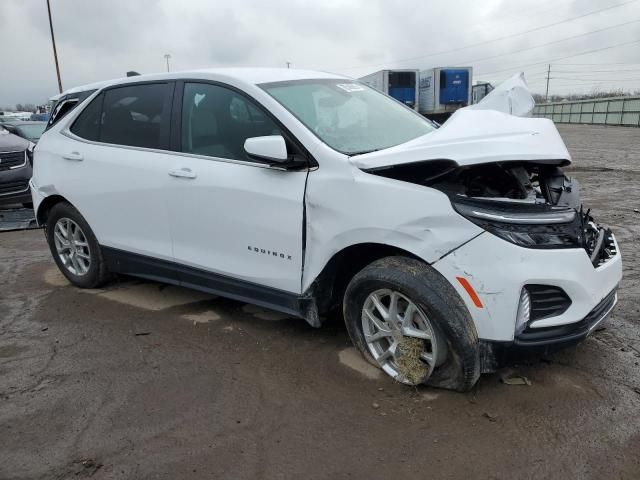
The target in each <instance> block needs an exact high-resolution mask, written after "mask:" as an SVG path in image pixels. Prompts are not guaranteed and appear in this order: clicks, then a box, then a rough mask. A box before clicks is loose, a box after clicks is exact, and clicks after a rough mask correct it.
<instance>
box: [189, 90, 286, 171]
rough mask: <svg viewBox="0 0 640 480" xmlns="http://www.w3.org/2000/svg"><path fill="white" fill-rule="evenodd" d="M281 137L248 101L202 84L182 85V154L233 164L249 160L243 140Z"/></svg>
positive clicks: (233, 93) (234, 93)
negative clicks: (236, 161) (202, 156)
mask: <svg viewBox="0 0 640 480" xmlns="http://www.w3.org/2000/svg"><path fill="white" fill-rule="evenodd" d="M266 135H282V132H281V131H280V129H279V128H278V126H277V125H276V123H275V122H274V121H273V120H272V119H271V118H269V117H268V116H267V115H266V114H265V113H264V112H263V111H262V110H261V109H260V108H258V106H256V105H255V104H254V103H253V102H251V101H250V100H249V99H247V98H246V97H244V96H243V95H240V94H238V93H236V92H234V91H233V90H231V89H229V88H225V87H221V86H218V85H211V84H206V83H186V84H185V86H184V96H183V105H182V151H183V152H187V153H195V154H198V155H207V156H211V157H219V158H229V159H234V160H244V161H254V160H251V159H250V158H249V157H248V156H247V154H246V152H245V151H244V142H245V140H246V139H247V138H251V137H261V136H266Z"/></svg>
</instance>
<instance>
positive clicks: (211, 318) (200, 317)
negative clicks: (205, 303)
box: [182, 310, 220, 325]
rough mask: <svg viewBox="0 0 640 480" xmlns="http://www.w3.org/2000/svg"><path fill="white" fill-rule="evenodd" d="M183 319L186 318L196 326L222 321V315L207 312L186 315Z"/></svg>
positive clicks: (210, 311)
mask: <svg viewBox="0 0 640 480" xmlns="http://www.w3.org/2000/svg"><path fill="white" fill-rule="evenodd" d="M182 318H184V319H185V320H189V321H190V322H193V324H194V325H196V324H198V323H209V322H215V321H217V320H220V315H218V314H217V313H216V312H214V311H212V310H207V311H206V312H202V313H188V314H186V315H182Z"/></svg>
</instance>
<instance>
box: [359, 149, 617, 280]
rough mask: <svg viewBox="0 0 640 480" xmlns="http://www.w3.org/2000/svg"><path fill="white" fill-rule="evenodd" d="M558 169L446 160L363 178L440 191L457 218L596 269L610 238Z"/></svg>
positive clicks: (609, 250)
mask: <svg viewBox="0 0 640 480" xmlns="http://www.w3.org/2000/svg"><path fill="white" fill-rule="evenodd" d="M558 163H560V162H558ZM558 163H556V164H550V163H548V162H543V161H541V162H535V161H516V162H494V163H483V164H474V165H469V166H458V165H457V164H456V162H453V161H449V160H432V161H428V162H418V163H413V164H401V165H393V166H389V167H383V168H377V169H373V170H369V173H373V174H376V175H380V176H384V177H387V178H394V179H397V180H403V181H408V182H411V183H415V184H420V185H424V186H427V187H431V188H435V189H437V190H440V191H442V192H443V193H445V194H447V195H448V196H449V198H450V200H451V203H452V205H453V207H454V209H455V210H456V211H457V212H458V213H459V214H460V215H462V216H464V217H465V218H467V219H468V220H470V221H471V222H473V223H475V224H476V225H478V226H480V227H481V228H483V229H484V230H486V231H487V232H490V233H492V234H493V235H496V236H498V237H500V238H502V239H503V240H506V241H508V242H511V243H513V244H516V245H519V246H522V247H525V248H536V249H559V248H583V249H584V250H585V251H586V252H587V255H588V256H589V258H590V260H591V262H592V264H593V265H594V266H595V267H598V266H599V265H601V264H603V263H605V262H606V261H607V260H608V259H610V258H612V257H613V256H615V254H616V245H615V241H614V239H613V235H612V234H611V231H610V230H609V229H608V228H605V227H602V226H600V225H598V224H597V223H596V222H595V221H594V219H593V217H592V216H591V214H590V211H589V210H587V211H584V210H583V207H582V205H581V203H580V193H579V185H578V183H577V181H576V180H574V179H572V178H569V177H567V176H566V175H565V174H564V172H563V171H562V169H561V163H560V164H558ZM567 163H568V162H567Z"/></svg>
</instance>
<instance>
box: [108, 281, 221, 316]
mask: <svg viewBox="0 0 640 480" xmlns="http://www.w3.org/2000/svg"><path fill="white" fill-rule="evenodd" d="M97 295H98V296H100V297H103V298H106V299H109V300H113V301H114V302H118V303H124V304H126V305H131V306H132V307H137V308H142V309H144V310H153V311H158V310H165V309H167V308H171V307H177V306H178V305H187V304H189V303H195V302H201V301H203V300H210V299H211V295H207V294H206V293H202V292H198V291H196V290H190V289H187V288H182V287H174V286H165V285H160V284H157V283H141V284H130V285H123V286H120V287H118V288H115V289H113V290H104V291H100V292H99V293H97Z"/></svg>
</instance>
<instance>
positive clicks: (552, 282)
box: [433, 232, 622, 346]
mask: <svg viewBox="0 0 640 480" xmlns="http://www.w3.org/2000/svg"><path fill="white" fill-rule="evenodd" d="M613 240H614V242H615V238H614V239H613ZM615 247H616V248H615V251H616V253H615V255H613V256H612V257H611V258H609V259H608V260H607V261H606V262H604V263H602V264H600V265H598V266H597V267H594V266H593V264H592V263H591V260H590V259H589V256H588V255H587V253H586V251H585V250H583V249H579V248H572V249H551V250H542V249H529V248H523V247H520V246H517V245H514V244H512V243H509V242H507V241H505V240H502V239H500V238H498V237H496V236H495V235H492V234H490V233H486V232H485V233H482V234H481V235H479V236H478V237H476V238H475V239H474V240H472V241H470V242H469V243H467V244H465V245H463V246H461V247H460V248H458V249H457V250H455V251H453V252H452V253H450V254H449V255H447V256H446V257H444V258H442V259H440V260H438V261H437V262H435V263H434V264H433V267H434V268H436V270H438V271H439V272H440V273H441V274H442V275H443V276H444V277H445V278H447V279H448V280H449V281H450V283H451V284H452V285H453V286H454V288H455V289H456V290H457V291H458V293H459V294H460V297H461V298H462V299H463V300H464V302H465V304H466V305H467V308H468V309H469V312H470V314H471V317H472V318H473V321H474V323H475V326H476V329H477V331H478V336H479V338H480V339H482V340H485V341H489V342H508V343H512V344H514V345H521V346H525V345H530V346H534V345H537V346H540V345H549V344H561V343H567V342H571V341H575V340H580V339H582V338H584V337H586V336H587V335H588V334H589V333H590V332H591V331H593V329H594V328H595V325H597V324H598V323H599V322H601V321H602V320H603V319H604V318H605V317H606V315H607V314H608V313H609V312H610V311H611V309H612V308H613V306H614V305H615V302H616V295H615V291H616V288H617V286H618V284H619V283H620V280H621V278H622V259H621V256H620V253H619V252H620V250H619V248H618V245H617V243H615ZM457 277H462V278H464V279H466V280H467V282H468V283H469V284H470V285H471V286H472V287H473V289H474V290H475V291H476V293H477V295H478V297H479V299H480V301H481V303H482V305H481V306H477V305H476V304H475V303H474V302H473V300H472V299H471V298H470V297H469V294H468V293H467V291H466V290H465V289H464V288H463V286H462V285H461V284H460V282H459V281H458V280H457ZM525 285H549V286H554V287H558V288H561V289H562V290H563V291H564V292H565V293H566V294H567V296H568V297H569V299H570V300H571V304H570V306H569V307H568V308H567V309H566V310H564V311H563V312H562V313H560V314H558V315H555V316H549V317H546V318H542V319H539V320H535V321H532V322H530V323H529V325H528V326H527V328H526V329H525V330H524V331H523V332H522V333H520V334H518V335H516V316H517V311H518V304H519V300H520V294H521V291H522V288H523V287H524V286H525ZM609 307H610V308H609Z"/></svg>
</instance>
